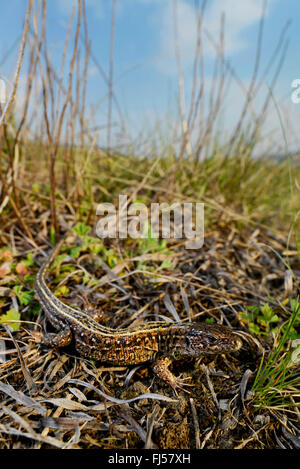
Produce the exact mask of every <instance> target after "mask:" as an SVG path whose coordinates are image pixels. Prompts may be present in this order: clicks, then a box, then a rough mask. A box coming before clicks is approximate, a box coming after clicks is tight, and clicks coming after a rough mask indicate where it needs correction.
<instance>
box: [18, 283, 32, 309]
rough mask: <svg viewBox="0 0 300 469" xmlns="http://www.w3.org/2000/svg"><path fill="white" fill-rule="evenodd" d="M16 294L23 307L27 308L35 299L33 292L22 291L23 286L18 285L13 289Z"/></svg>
mask: <svg viewBox="0 0 300 469" xmlns="http://www.w3.org/2000/svg"><path fill="white" fill-rule="evenodd" d="M13 290H14V292H15V294H16V295H17V298H18V300H19V302H20V304H21V305H22V306H27V305H29V303H31V301H32V300H33V297H34V292H33V291H22V286H21V285H16V286H15V287H14V288H13Z"/></svg>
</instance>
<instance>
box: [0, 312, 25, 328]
mask: <svg viewBox="0 0 300 469" xmlns="http://www.w3.org/2000/svg"><path fill="white" fill-rule="evenodd" d="M20 318H21V315H20V313H19V312H18V311H16V310H15V309H10V310H9V311H7V313H6V314H3V315H2V316H0V323H1V324H7V325H8V326H10V327H11V328H12V329H13V330H14V331H18V330H19V329H20V325H21V324H20V323H19V322H13V321H20Z"/></svg>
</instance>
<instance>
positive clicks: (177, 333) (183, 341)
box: [35, 241, 242, 393]
mask: <svg viewBox="0 0 300 469" xmlns="http://www.w3.org/2000/svg"><path fill="white" fill-rule="evenodd" d="M61 245H62V241H61V242H59V243H58V244H57V245H56V247H55V248H54V249H53V250H52V252H51V254H50V256H49V257H48V259H47V260H46V262H45V263H44V264H43V265H42V266H41V268H40V269H39V271H38V273H37V275H36V280H35V292H36V295H37V297H38V299H39V301H40V303H41V305H42V308H43V309H44V310H45V312H46V315H47V318H48V319H49V321H50V323H51V324H52V325H53V326H54V327H55V328H56V329H59V330H60V331H59V332H58V333H57V334H54V333H51V334H47V335H44V337H43V339H42V342H43V343H44V344H46V345H49V346H52V347H64V346H67V345H69V344H70V343H71V341H72V339H73V340H74V341H75V348H76V350H77V351H78V352H79V354H80V355H82V356H85V357H88V358H93V359H97V360H101V361H102V362H105V363H111V364H115V365H135V364H140V363H144V362H154V366H153V370H154V372H155V373H156V374H157V375H158V376H159V377H160V378H162V379H163V380H164V381H166V382H168V383H169V384H170V386H171V387H172V388H173V389H174V391H175V393H176V390H177V389H178V388H179V389H183V386H184V385H185V384H184V380H180V379H178V378H175V376H174V375H173V374H172V373H171V372H170V370H169V369H168V367H169V365H170V363H171V361H172V360H176V359H180V358H185V357H199V356H202V355H211V354H223V353H228V352H234V351H236V350H239V348H240V347H241V345H242V342H241V339H240V338H239V337H238V336H237V335H236V334H235V333H234V332H233V331H232V330H231V329H230V328H228V327H226V326H223V325H215V324H207V323H188V324H187V323H168V322H163V321H152V322H147V323H144V324H142V325H138V326H134V327H128V328H126V329H112V328H108V327H105V326H103V325H101V324H99V322H97V321H95V320H94V319H93V317H92V316H91V314H90V313H88V312H86V311H84V310H80V309H77V308H73V307H71V306H68V305H66V304H65V303H63V302H62V301H61V300H60V299H58V298H57V297H56V296H55V295H54V294H53V293H52V292H51V290H50V289H49V287H48V286H47V283H46V276H47V273H48V270H49V266H50V264H51V263H52V262H53V260H54V259H55V257H56V255H57V253H58V252H59V249H60V247H61Z"/></svg>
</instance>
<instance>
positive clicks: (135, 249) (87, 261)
mask: <svg viewBox="0 0 300 469" xmlns="http://www.w3.org/2000/svg"><path fill="white" fill-rule="evenodd" d="M113 5H114V9H113V12H112V23H111V24H112V34H111V54H110V57H111V62H110V73H109V75H108V76H106V75H105V73H104V72H103V70H102V69H101V67H100V65H99V64H98V67H99V70H100V73H103V74H104V79H105V80H106V82H107V85H108V96H109V108H108V115H107V120H108V128H107V147H108V148H107V149H100V148H99V147H98V146H97V138H98V135H97V132H95V131H93V130H91V129H92V128H93V126H92V125H91V122H90V121H89V120H88V119H87V118H86V112H87V110H86V103H85V98H86V94H87V86H88V83H87V73H88V64H89V61H90V59H91V58H93V54H92V51H91V48H90V43H89V38H88V25H87V19H86V11H85V2H83V1H80V0H79V1H78V8H77V9H76V11H75V10H74V11H73V14H72V16H71V18H70V23H69V28H68V33H67V36H66V42H65V48H64V51H63V54H62V73H61V75H60V76H57V74H56V72H55V67H53V65H52V64H51V61H50V57H49V53H48V50H47V42H46V40H45V37H46V21H45V19H46V15H47V9H46V7H47V2H46V1H44V0H43V1H42V2H40V4H39V8H37V10H36V9H33V10H32V13H31V21H30V27H29V38H28V39H27V46H28V51H27V52H28V54H29V69H28V83H27V88H26V89H27V95H26V98H25V100H24V109H23V115H22V118H21V120H20V121H18V122H16V121H15V119H14V114H13V111H11V112H10V114H9V115H8V116H6V118H5V120H4V122H3V125H2V127H1V135H0V149H1V164H0V174H1V182H2V186H1V192H0V222H1V229H0V245H1V250H0V259H1V263H0V308H1V309H0V320H1V322H2V323H3V324H2V325H1V324H0V327H1V329H0V395H1V404H0V447H1V448H24V447H26V448H27V447H28V448H44V447H57V448H91V447H100V448H114V449H115V448H142V447H146V448H166V449H171V448H174V447H175V448H263V449H267V448H278V447H286V448H296V447H297V446H298V447H299V372H298V368H297V365H295V363H294V362H293V361H291V357H292V356H293V357H294V356H295V355H292V354H293V353H294V352H295V350H293V348H292V347H293V345H292V341H293V340H297V338H299V318H298V316H297V310H296V309H295V308H296V306H295V305H296V302H297V298H299V293H300V284H299V278H300V275H299V273H300V247H299V232H300V230H299V224H300V218H299V212H298V211H299V180H300V166H299V161H300V160H299V155H298V156H297V155H295V157H294V158H293V159H292V158H288V155H287V158H286V159H284V160H283V161H281V162H277V161H272V160H270V159H268V158H265V159H254V158H253V157H252V154H253V151H254V149H255V143H257V140H258V138H259V135H260V134H259V129H260V125H261V122H262V120H263V117H264V115H265V113H266V110H267V108H268V105H269V103H270V100H271V99H272V96H271V93H270V94H268V96H266V100H265V103H264V106H263V108H262V109H261V110H260V111H257V109H253V101H252V100H253V99H254V97H255V95H256V94H257V93H258V91H259V89H260V87H261V84H262V81H263V78H264V77H265V75H266V74H267V73H268V72H269V71H270V67H271V65H270V64H271V62H272V63H274V61H276V60H277V67H276V68H275V70H274V71H273V78H272V84H275V82H276V78H277V76H278V72H279V69H280V66H281V65H282V60H283V57H284V53H285V41H284V38H285V32H286V29H285V28H284V29H283V31H282V34H281V36H280V40H279V42H278V44H277V45H276V46H275V49H274V51H273V53H272V55H271V58H272V61H271V60H270V63H269V64H267V66H266V69H265V70H264V72H263V74H262V76H261V77H258V76H257V70H258V65H259V62H260V48H261V42H262V36H263V26H264V24H263V20H262V22H261V24H260V28H259V34H258V43H257V53H256V61H255V67H254V70H253V77H252V81H251V83H250V87H249V89H248V90H244V93H245V106H244V108H243V110H242V112H241V116H240V119H239V121H238V124H237V126H236V128H235V129H233V132H232V135H231V136H230V138H229V140H228V141H227V142H223V143H222V144H220V143H219V142H218V139H217V131H218V129H216V128H215V123H216V121H217V115H218V112H219V109H220V102H221V101H222V98H223V96H224V92H225V90H226V87H227V86H228V83H229V82H230V80H235V81H237V77H236V75H235V73H234V71H233V70H232V69H231V68H230V66H229V64H228V63H227V62H226V59H225V57H224V53H223V50H224V49H223V41H224V37H223V25H222V24H221V25H220V37H219V42H218V44H215V49H216V66H215V76H214V80H213V84H212V89H211V90H206V88H205V83H204V75H205V73H204V70H203V67H204V64H203V57H202V55H203V54H202V38H203V35H204V34H205V31H203V24H202V15H203V11H204V9H205V2H204V3H203V5H202V8H200V7H199V3H198V2H196V5H198V6H197V8H196V13H197V15H198V33H197V48H196V55H195V64H194V80H193V85H192V100H191V103H190V106H186V103H185V102H184V99H183V97H184V80H183V75H182V71H181V61H180V54H179V48H178V47H177V49H176V50H177V63H178V71H179V96H180V103H179V104H180V105H179V109H180V116H179V117H180V129H181V135H180V138H179V140H178V139H177V138H175V136H174V139H173V141H172V145H170V146H168V147H167V148H166V147H163V146H162V147H161V149H159V150H157V151H156V153H155V160H154V159H153V158H148V157H147V155H142V156H141V154H140V152H139V145H140V142H132V143H131V144H130V145H129V146H128V147H127V148H126V149H123V151H122V152H117V151H116V150H114V149H113V148H111V144H112V133H111V131H112V128H111V127H112V122H111V115H112V105H113V104H114V105H115V107H116V109H117V110H119V114H120V126H121V129H122V131H123V132H124V134H126V135H127V129H126V122H124V119H123V115H122V113H121V111H120V107H119V105H118V102H117V98H116V95H115V93H114V89H113V86H112V85H113V39H114V29H113V28H114V15H115V5H116V2H114V4H113ZM29 13H30V10H29ZM29 13H28V15H29ZM176 14H177V10H176V2H175V3H174V17H175V23H174V24H175V28H174V40H175V42H176V41H177V40H178V38H177V30H176ZM73 22H74V33H73V36H72V34H71V31H72V25H73ZM28 24H29V23H28V22H27V21H26V22H25V29H24V37H25V38H26V34H27V27H28ZM80 37H82V38H83V44H84V60H83V63H84V66H83V68H81V67H80V65H79V52H78V51H79V43H80ZM23 43H24V41H23ZM70 47H71V48H72V60H71V62H70V65H69V69H68V67H67V64H66V53H67V50H68V49H69V48H70ZM21 50H22V49H21ZM81 59H82V51H81ZM20 64H21V62H20ZM64 76H67V77H68V79H67V80H64ZM17 77H18V75H17ZM17 77H16V81H15V88H16V87H17V82H18V78H17ZM217 84H218V86H217ZM240 85H241V87H242V86H243V85H242V84H241V83H240ZM216 89H217V92H216V93H215V90H216ZM207 94H209V96H210V99H209V100H208V101H207V100H205V99H204V98H205V96H207ZM207 102H208V109H206V110H205V111H204V107H205V104H207ZM41 103H42V104H41ZM249 114H250V115H252V116H253V119H252V126H251V128H250V130H249V129H248V132H247V133H246V132H245V130H244V124H245V121H246V117H247V115H249ZM205 116H208V117H205ZM196 128H198V129H199V132H198V134H197V136H196V137H197V138H196V139H195V138H193V139H192V138H191V136H192V135H193V137H195V134H194V132H195V129H196ZM127 136H128V135H127ZM156 140H157V139H156V135H155V136H153V148H155V145H156V143H155V142H156ZM195 142H196V143H195ZM148 143H149V142H148ZM152 156H153V153H152ZM37 162H38V164H37ZM119 194H127V195H128V197H129V199H130V200H132V201H135V200H137V199H138V200H143V202H144V203H146V204H150V203H151V202H160V203H161V202H168V203H171V202H173V201H175V200H176V201H180V202H189V201H190V202H195V201H199V202H204V203H205V221H206V227H205V243H204V246H203V248H201V249H200V250H195V251H192V250H186V249H185V248H184V243H180V242H174V241H172V240H170V241H169V242H168V243H166V244H165V243H164V242H163V241H162V240H157V241H155V242H153V240H151V239H149V240H143V241H141V240H130V239H128V240H123V241H121V240H110V241H108V240H105V242H103V243H102V242H101V241H100V240H99V239H97V238H95V237H90V235H94V233H93V230H91V232H90V233H89V234H87V233H86V227H87V226H90V227H93V226H94V225H95V222H96V207H97V204H98V203H100V202H113V203H114V204H115V205H117V199H118V196H119ZM71 226H77V233H79V234H80V238H81V242H83V245H82V248H81V249H78V247H79V246H80V245H73V244H72V245H66V246H65V253H66V254H68V255H69V257H67V258H66V262H61V263H58V264H57V265H56V267H55V270H54V271H53V272H52V274H53V275H52V281H51V288H52V289H53V290H54V291H56V293H58V294H60V295H61V296H62V298H63V300H64V301H66V302H74V301H76V303H77V304H80V303H82V305H84V306H86V305H88V306H89V307H92V308H97V309H98V310H99V312H100V313H101V314H102V318H101V320H102V321H103V322H104V323H105V324H107V325H110V326H112V327H125V326H127V325H129V324H131V323H132V322H134V321H147V320H148V318H150V319H153V317H158V316H159V315H162V316H163V317H165V318H169V319H174V318H176V317H177V316H176V315H178V316H179V318H180V320H181V321H190V320H201V321H209V322H211V321H214V322H218V323H223V324H227V325H230V326H232V327H233V328H234V329H236V330H238V331H240V332H239V333H240V335H241V337H242V338H243V341H244V347H243V349H242V350H241V351H240V352H236V353H235V354H232V355H230V356H228V357H224V356H219V357H217V358H215V359H213V360H212V359H208V358H204V359H201V360H198V361H197V362H193V361H191V362H190V363H181V362H178V363H174V372H175V374H178V375H179V374H180V373H183V375H185V376H186V377H188V376H189V377H190V378H191V380H192V383H193V388H192V393H191V395H190V396H189V395H185V394H182V395H180V398H179V399H178V400H175V398H174V396H173V394H172V392H171V390H170V389H168V388H167V387H166V386H164V385H163V384H162V383H161V382H160V381H159V380H157V379H154V378H153V374H152V372H151V368H150V367H148V366H142V367H139V368H138V369H137V370H132V369H128V368H126V367H122V368H121V367H107V366H105V364H103V363H96V362H93V361H91V360H86V359H83V358H81V357H79V356H78V354H77V353H76V351H75V350H74V349H73V348H72V347H70V348H69V349H67V350H49V349H46V348H43V347H41V346H40V343H39V333H40V332H41V331H42V330H43V327H44V325H43V320H44V314H43V312H42V311H41V310H40V307H39V304H38V302H37V300H36V299H35V297H34V294H33V281H34V276H35V274H36V271H37V269H38V266H39V265H40V263H41V262H42V260H43V258H44V255H45V254H46V253H47V252H48V251H49V249H50V247H51V243H52V244H54V243H55V241H56V240H58V239H59V237H60V236H61V234H62V233H64V232H65V231H66V230H67V229H69V228H70V227H71ZM74 248H76V249H75V250H74ZM60 261H62V258H60ZM12 311H13V312H12ZM295 311H296V313H295ZM292 314H294V316H295V317H294V323H293V327H291V326H290V327H289V328H287V324H289V320H290V317H291V315H292ZM9 318H10V320H12V319H16V318H18V321H19V322H16V323H14V324H15V330H14V331H13V332H12V331H11V330H10V329H9V328H8V327H7V325H5V324H4V323H5V319H6V324H8V322H7V321H9ZM10 324H11V325H12V324H13V323H10ZM287 330H288V334H287V332H286V331H287ZM282 337H285V340H284V341H282ZM279 344H280V348H279ZM275 352H276V355H274V353H275ZM262 356H263V357H264V360H263V361H262V360H261V358H262ZM274 356H276V359H277V360H278V361H279V362H281V363H285V364H288V367H287V371H286V373H287V375H284V376H282V373H281V374H276V373H277V371H276V366H274V363H272V362H270V361H269V362H268V357H269V358H270V357H271V358H272V357H274ZM262 370H263V371H264V372H265V373H266V371H265V370H269V371H268V372H269V373H270V375H269V376H267V378H269V377H270V379H272V380H274V383H275V384H274V389H273V388H272V389H271V390H270V389H269V388H267V387H266V386H267V385H266V382H265V381H263V380H259V379H258V376H261V375H259V374H258V373H260V372H261V371H262ZM281 372H282V370H281ZM294 373H295V379H294ZM264 378H266V375H264ZM286 378H290V380H287V379H286ZM266 381H268V379H267V380H266ZM258 382H259V383H260V386H257V383H258ZM272 382H273V381H272ZM253 386H254V387H253ZM274 396H275V398H276V399H275V401H274ZM131 399H135V400H131ZM274 402H275V404H274Z"/></svg>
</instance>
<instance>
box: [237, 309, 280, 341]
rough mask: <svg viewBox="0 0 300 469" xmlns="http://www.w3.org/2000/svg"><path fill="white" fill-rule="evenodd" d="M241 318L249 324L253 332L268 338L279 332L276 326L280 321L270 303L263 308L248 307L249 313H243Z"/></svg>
mask: <svg viewBox="0 0 300 469" xmlns="http://www.w3.org/2000/svg"><path fill="white" fill-rule="evenodd" d="M241 317H242V319H243V320H244V321H246V322H247V323H248V326H249V329H250V331H251V332H253V333H254V334H257V335H265V336H267V337H269V336H270V334H272V333H274V332H276V331H277V327H276V326H275V324H277V323H278V322H279V320H280V318H279V317H278V315H277V314H276V313H275V312H274V311H273V309H272V308H271V306H270V305H269V304H268V303H265V304H264V305H263V306H262V307H261V308H259V307H258V306H247V312H244V313H242V314H241Z"/></svg>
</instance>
